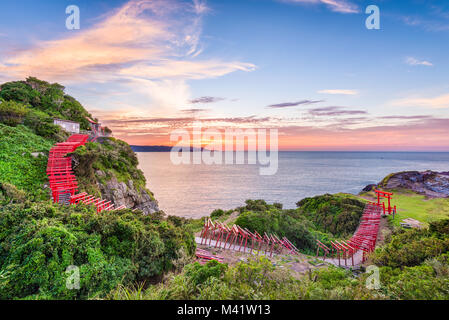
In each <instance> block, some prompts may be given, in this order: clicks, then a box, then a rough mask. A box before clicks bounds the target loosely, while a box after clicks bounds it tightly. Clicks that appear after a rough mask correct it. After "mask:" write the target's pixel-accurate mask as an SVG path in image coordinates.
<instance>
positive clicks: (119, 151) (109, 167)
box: [71, 138, 154, 199]
mask: <svg viewBox="0 0 449 320" xmlns="http://www.w3.org/2000/svg"><path fill="white" fill-rule="evenodd" d="M71 156H73V159H74V161H75V163H76V165H75V166H74V171H75V174H76V176H77V178H78V179H79V181H80V182H82V183H81V184H82V190H83V191H86V192H89V193H91V194H98V195H99V194H100V190H99V188H98V185H97V182H98V183H101V184H106V183H107V181H109V180H111V179H112V178H115V179H117V181H118V182H124V183H128V182H129V181H130V180H131V181H132V182H133V185H134V187H135V188H136V189H137V190H141V189H145V185H146V180H145V177H144V175H143V172H142V171H141V170H140V169H138V168H137V165H138V160H137V156H136V154H135V153H134V152H133V151H132V149H131V147H130V146H129V145H128V144H127V143H126V142H124V141H121V140H117V139H114V138H105V139H102V143H101V144H99V143H90V142H89V143H87V144H86V145H85V146H81V147H79V148H78V149H76V151H75V152H73V153H72V154H71ZM146 190H147V189H146ZM147 192H148V194H150V196H151V197H153V194H152V193H151V192H150V191H149V190H147ZM153 199H154V198H153Z"/></svg>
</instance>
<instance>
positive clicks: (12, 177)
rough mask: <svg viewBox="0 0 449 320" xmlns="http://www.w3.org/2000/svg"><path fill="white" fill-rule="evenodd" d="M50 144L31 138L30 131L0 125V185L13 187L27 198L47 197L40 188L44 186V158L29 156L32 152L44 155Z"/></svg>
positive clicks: (25, 128) (45, 164)
mask: <svg viewBox="0 0 449 320" xmlns="http://www.w3.org/2000/svg"><path fill="white" fill-rule="evenodd" d="M51 146H52V142H50V141H48V140H45V139H44V138H42V137H39V136H37V135H35V134H34V133H33V132H32V131H31V129H29V128H27V127H24V126H18V127H9V126H5V125H3V124H1V123H0V183H2V182H6V183H10V184H12V185H15V186H16V187H17V188H18V189H21V190H23V191H25V192H27V194H28V195H29V196H31V197H37V198H39V199H44V198H48V192H44V190H43V189H42V185H43V184H45V183H48V180H47V175H46V173H45V169H46V167H47V156H46V155H45V156H39V157H37V158H35V157H33V156H32V155H31V153H33V152H44V153H45V154H48V151H49V150H50V148H51Z"/></svg>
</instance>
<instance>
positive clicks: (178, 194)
mask: <svg viewBox="0 0 449 320" xmlns="http://www.w3.org/2000/svg"><path fill="white" fill-rule="evenodd" d="M137 156H138V158H139V162H140V169H142V171H143V172H144V174H145V177H146V178H147V184H148V188H149V189H150V190H151V191H153V192H154V194H155V197H156V199H157V200H158V201H159V206H160V208H161V209H162V210H164V211H165V212H166V213H167V214H170V215H176V216H183V217H193V218H199V217H203V216H206V215H209V214H210V213H211V212H212V211H213V210H214V209H218V208H220V209H224V210H228V209H233V208H236V207H239V206H242V205H244V202H245V200H246V199H264V200H266V201H267V202H269V203H272V202H279V203H282V204H283V205H284V208H295V207H296V205H295V203H296V202H298V201H299V200H301V199H303V198H305V197H311V196H315V195H320V194H324V193H338V192H346V193H353V194H357V193H359V192H360V191H361V190H362V189H363V188H364V187H365V186H366V185H368V184H372V183H378V182H380V181H381V180H382V179H383V178H384V177H385V176H387V175H388V174H390V173H392V172H399V171H408V170H418V171H424V170H434V171H449V153H419V152H416V153H415V152H280V153H279V167H278V171H277V173H276V174H275V175H272V176H261V175H259V165H248V164H244V165H236V164H234V165H206V164H200V165H194V164H191V165H182V164H181V165H174V164H172V162H171V161H170V153H168V152H140V153H137Z"/></svg>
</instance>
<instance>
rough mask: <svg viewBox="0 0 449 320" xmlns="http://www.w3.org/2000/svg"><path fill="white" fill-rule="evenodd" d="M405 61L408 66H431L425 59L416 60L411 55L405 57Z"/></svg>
mask: <svg viewBox="0 0 449 320" xmlns="http://www.w3.org/2000/svg"><path fill="white" fill-rule="evenodd" d="M405 63H406V64H408V65H410V66H426V67H433V64H432V63H431V62H429V61H426V60H418V59H416V58H413V57H407V58H406V59H405Z"/></svg>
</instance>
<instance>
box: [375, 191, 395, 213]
mask: <svg viewBox="0 0 449 320" xmlns="http://www.w3.org/2000/svg"><path fill="white" fill-rule="evenodd" d="M374 192H375V193H376V194H377V205H378V206H381V207H382V209H383V214H384V215H387V214H388V215H391V214H395V213H396V206H394V207H392V206H391V200H392V196H393V193H391V192H385V191H380V190H376V189H374ZM383 199H387V200H388V207H385V202H383V201H382V200H383Z"/></svg>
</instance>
